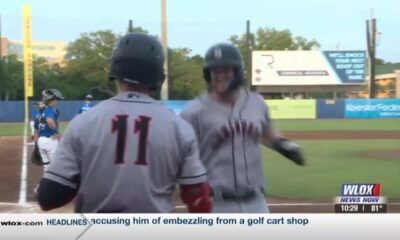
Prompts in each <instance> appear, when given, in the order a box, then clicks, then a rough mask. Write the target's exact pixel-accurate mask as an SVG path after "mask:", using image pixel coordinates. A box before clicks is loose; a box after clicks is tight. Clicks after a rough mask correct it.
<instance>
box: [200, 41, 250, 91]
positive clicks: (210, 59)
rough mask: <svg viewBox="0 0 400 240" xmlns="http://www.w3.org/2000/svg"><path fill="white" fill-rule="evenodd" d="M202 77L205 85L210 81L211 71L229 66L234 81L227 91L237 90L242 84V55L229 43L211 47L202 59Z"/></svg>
mask: <svg viewBox="0 0 400 240" xmlns="http://www.w3.org/2000/svg"><path fill="white" fill-rule="evenodd" d="M204 58H205V59H204V65H203V76H204V79H205V80H206V82H207V83H210V81H211V69H212V68H213V67H218V66H231V67H233V69H234V73H235V79H234V80H233V81H232V83H231V85H230V86H229V90H234V89H236V88H238V87H239V86H240V85H242V83H243V60H242V55H241V54H240V52H239V49H237V48H236V47H235V46H233V45H232V44H229V43H217V44H215V45H213V46H211V47H210V48H209V49H208V50H207V52H206V55H205V57H204Z"/></svg>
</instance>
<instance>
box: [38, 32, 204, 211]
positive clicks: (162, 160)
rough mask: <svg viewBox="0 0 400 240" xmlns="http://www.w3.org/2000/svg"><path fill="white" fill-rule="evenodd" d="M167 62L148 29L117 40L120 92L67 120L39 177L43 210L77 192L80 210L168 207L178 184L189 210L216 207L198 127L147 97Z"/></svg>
mask: <svg viewBox="0 0 400 240" xmlns="http://www.w3.org/2000/svg"><path fill="white" fill-rule="evenodd" d="M163 64H164V54H163V48H162V46H161V44H160V43H159V41H157V40H156V39H155V38H153V37H151V36H148V35H145V34H140V33H131V34H128V35H126V36H124V37H123V38H122V39H121V40H120V41H119V42H118V44H117V45H116V48H115V49H114V52H113V55H112V57H111V66H110V72H109V79H110V80H113V81H115V82H116V87H117V91H118V95H116V96H114V97H113V98H111V99H109V100H106V101H103V102H101V103H99V104H97V105H96V106H94V107H93V108H92V109H91V110H90V111H87V112H86V113H85V114H80V115H77V116H76V117H75V118H74V119H73V120H72V121H71V122H70V123H69V125H68V127H67V129H66V130H65V133H64V135H63V138H62V140H61V142H60V145H59V147H58V149H57V152H56V154H55V157H54V161H52V163H51V164H50V167H49V169H48V170H47V171H46V172H45V173H44V176H43V178H42V180H41V183H40V187H39V194H38V201H39V204H40V206H41V207H42V209H44V210H49V209H53V208H57V207H60V206H62V205H64V204H66V203H68V202H69V201H70V200H71V199H73V198H74V197H75V211H76V212H97V213H99V212H103V213H104V212H121V213H122V212H153V213H154V212H161V213H164V212H165V213H167V212H171V211H172V210H173V209H174V205H173V203H172V193H173V191H174V189H175V185H176V183H178V184H180V190H181V191H180V194H181V198H182V200H183V202H184V203H185V204H186V205H187V206H188V209H189V211H190V212H209V211H210V210H211V201H210V199H209V188H208V185H207V184H206V170H205V168H204V167H203V165H202V163H201V161H200V160H199V156H198V148H197V147H198V144H197V141H196V136H195V134H194V131H193V128H192V127H191V126H190V125H189V124H188V123H187V122H186V121H184V120H183V119H181V118H180V117H179V116H176V115H175V114H174V113H173V112H172V111H170V110H169V109H167V108H166V107H165V106H163V105H162V104H161V103H160V102H159V101H156V100H154V99H153V98H151V97H150V96H149V92H151V91H152V90H154V89H158V88H159V86H161V84H162V82H163V81H164V78H165V76H164V71H163Z"/></svg>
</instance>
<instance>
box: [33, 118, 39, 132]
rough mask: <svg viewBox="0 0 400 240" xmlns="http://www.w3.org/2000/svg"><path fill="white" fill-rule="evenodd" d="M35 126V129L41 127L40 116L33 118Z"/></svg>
mask: <svg viewBox="0 0 400 240" xmlns="http://www.w3.org/2000/svg"><path fill="white" fill-rule="evenodd" d="M33 128H34V129H35V130H38V129H39V117H35V119H34V120H33Z"/></svg>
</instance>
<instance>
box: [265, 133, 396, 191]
mask: <svg viewBox="0 0 400 240" xmlns="http://www.w3.org/2000/svg"><path fill="white" fill-rule="evenodd" d="M298 143H299V144H300V145H301V146H302V147H303V149H304V153H305V156H306V157H307V160H308V161H307V166H305V167H299V166H297V165H295V164H294V163H292V162H290V161H289V160H287V159H285V158H283V157H281V156H280V155H279V154H278V153H276V152H272V151H271V150H269V149H266V148H263V152H262V154H263V159H264V162H263V163H264V172H265V175H266V178H267V195H268V196H275V197H285V198H331V197H334V196H339V195H340V186H341V184H342V183H381V184H382V189H381V191H382V192H381V195H383V196H386V197H396V198H400V187H399V184H400V156H399V159H374V158H368V157H363V156H362V153H365V152H367V151H375V150H379V151H384V150H399V149H400V139H393V140H392V139H386V140H324V141H318V142H317V141H298Z"/></svg>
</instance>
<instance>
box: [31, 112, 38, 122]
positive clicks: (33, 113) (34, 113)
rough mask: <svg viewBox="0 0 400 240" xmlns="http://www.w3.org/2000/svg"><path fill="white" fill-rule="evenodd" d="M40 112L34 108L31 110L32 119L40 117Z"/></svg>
mask: <svg viewBox="0 0 400 240" xmlns="http://www.w3.org/2000/svg"><path fill="white" fill-rule="evenodd" d="M38 115H39V112H38V111H37V110H32V112H31V119H32V120H34V121H35V119H36V118H37V117H38Z"/></svg>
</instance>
